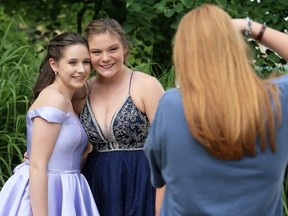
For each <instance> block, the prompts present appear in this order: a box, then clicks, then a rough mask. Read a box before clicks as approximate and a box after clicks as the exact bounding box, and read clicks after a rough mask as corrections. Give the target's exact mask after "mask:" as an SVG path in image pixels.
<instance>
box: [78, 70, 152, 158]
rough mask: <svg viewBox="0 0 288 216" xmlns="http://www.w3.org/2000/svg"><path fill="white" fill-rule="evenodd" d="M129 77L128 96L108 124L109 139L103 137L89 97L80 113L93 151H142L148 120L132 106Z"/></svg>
mask: <svg viewBox="0 0 288 216" xmlns="http://www.w3.org/2000/svg"><path fill="white" fill-rule="evenodd" d="M132 76H133V72H132V74H131V77H130V82H129V90H128V95H127V97H126V99H125V101H124V103H123V104H122V105H121V106H120V108H119V109H118V110H117V111H116V112H115V113H114V114H113V116H112V119H111V122H110V131H109V135H110V137H105V136H104V133H103V132H102V130H101V128H100V126H99V124H98V122H97V120H96V118H95V116H94V114H93V111H92V108H91V104H90V98H89V95H88V97H87V100H86V103H85V105H84V107H83V109H82V111H81V113H80V122H81V124H82V126H83V127H84V129H85V131H86V134H87V135H88V137H89V140H90V143H91V144H92V145H93V151H99V152H104V151H117V150H118V151H119V150H120V151H122V150H143V147H144V143H145V140H146V137H147V135H148V128H149V125H150V124H149V120H148V117H147V115H146V114H145V113H143V112H141V111H140V110H139V109H138V108H137V107H136V105H135V104H134V102H133V100H132V98H131V95H130V88H131V81H132Z"/></svg>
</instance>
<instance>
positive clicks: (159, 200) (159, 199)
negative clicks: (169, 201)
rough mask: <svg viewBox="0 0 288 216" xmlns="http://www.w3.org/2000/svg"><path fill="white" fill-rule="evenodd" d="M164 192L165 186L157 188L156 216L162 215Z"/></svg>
mask: <svg viewBox="0 0 288 216" xmlns="http://www.w3.org/2000/svg"><path fill="white" fill-rule="evenodd" d="M164 194H165V186H163V187H162V188H158V189H156V216H158V215H160V210H161V206H162V202H163V199H164Z"/></svg>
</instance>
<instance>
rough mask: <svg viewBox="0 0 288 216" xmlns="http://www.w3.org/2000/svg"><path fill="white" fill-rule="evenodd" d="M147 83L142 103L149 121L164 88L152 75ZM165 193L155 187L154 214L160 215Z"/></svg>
mask: <svg viewBox="0 0 288 216" xmlns="http://www.w3.org/2000/svg"><path fill="white" fill-rule="evenodd" d="M146 81H148V82H147V83H148V84H147V85H146V86H145V90H144V91H143V92H144V97H143V103H144V106H145V113H146V115H147V117H148V119H149V122H150V123H151V122H152V120H153V118H154V115H155V113H156V110H157V107H158V103H159V100H160V98H161V96H162V95H163V94H164V89H163V87H162V85H161V84H160V83H159V82H158V80H157V79H155V78H154V77H151V78H149V79H148V80H146ZM164 193H165V186H163V187H162V188H158V189H156V203H155V210H156V212H155V215H156V216H158V215H160V209H161V206H162V201H163V198H164Z"/></svg>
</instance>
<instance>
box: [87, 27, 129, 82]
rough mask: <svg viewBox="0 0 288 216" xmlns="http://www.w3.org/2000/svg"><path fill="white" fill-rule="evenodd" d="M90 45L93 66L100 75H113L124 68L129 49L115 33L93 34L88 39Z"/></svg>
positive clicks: (106, 76) (107, 76)
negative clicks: (125, 47)
mask: <svg viewBox="0 0 288 216" xmlns="http://www.w3.org/2000/svg"><path fill="white" fill-rule="evenodd" d="M88 45H89V50H90V58H91V64H92V67H93V69H94V70H95V71H97V72H98V73H99V75H100V76H103V77H105V78H110V77H113V76H114V75H115V74H116V73H117V72H118V71H120V70H121V69H122V68H123V65H124V58H125V57H124V56H125V54H126V53H127V50H126V49H124V47H123V45H122V43H121V41H120V40H119V38H118V37H116V36H115V35H113V34H111V33H109V32H108V31H107V32H105V33H100V34H96V35H93V36H91V37H90V38H89V39H88Z"/></svg>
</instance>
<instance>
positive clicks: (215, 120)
mask: <svg viewBox="0 0 288 216" xmlns="http://www.w3.org/2000/svg"><path fill="white" fill-rule="evenodd" d="M173 60H174V64H175V71H176V78H177V81H178V82H179V84H180V90H181V93H182V96H183V105H184V112H185V116H186V119H187V122H188V125H189V129H190V131H191V133H192V135H193V137H194V138H195V139H197V140H198V141H199V142H200V143H201V144H202V145H203V146H204V147H205V148H206V149H207V150H208V151H209V153H210V154H211V155H213V156H214V157H216V158H219V159H224V160H237V159H241V158H242V157H243V156H245V155H246V156H254V155H255V153H256V145H255V143H256V140H257V139H258V138H259V140H260V144H261V150H262V151H265V149H266V143H267V142H268V141H269V143H270V146H271V150H272V151H273V152H274V151H275V149H276V146H275V133H276V128H275V127H276V125H275V122H277V121H275V120H276V118H275V117H276V115H278V114H279V115H278V117H279V118H278V120H279V121H278V122H280V119H281V114H280V102H279V96H278V89H277V87H276V86H275V85H273V84H271V83H264V81H261V80H260V78H259V77H258V76H257V75H256V73H255V71H254V67H253V64H252V56H251V54H250V51H249V47H248V45H247V44H246V42H245V40H244V39H243V36H242V35H241V33H240V31H239V30H237V29H236V27H235V26H234V25H233V23H232V22H231V17H230V16H229V15H228V14H227V13H226V12H225V11H224V10H222V9H221V8H220V7H218V6H215V5H211V4H204V5H202V6H200V7H199V8H196V9H194V10H191V11H190V12H188V13H187V14H186V15H185V16H184V17H183V18H182V20H181V21H180V24H179V27H178V30H177V32H176V35H175V43H174V47H173ZM272 104H274V105H275V106H274V108H272ZM275 113H277V114H275ZM258 136H259V137H258Z"/></svg>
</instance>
